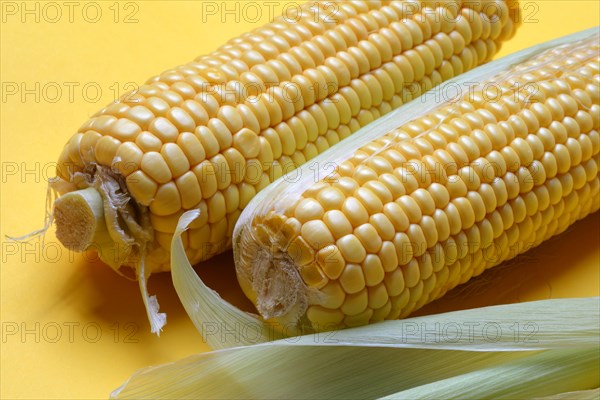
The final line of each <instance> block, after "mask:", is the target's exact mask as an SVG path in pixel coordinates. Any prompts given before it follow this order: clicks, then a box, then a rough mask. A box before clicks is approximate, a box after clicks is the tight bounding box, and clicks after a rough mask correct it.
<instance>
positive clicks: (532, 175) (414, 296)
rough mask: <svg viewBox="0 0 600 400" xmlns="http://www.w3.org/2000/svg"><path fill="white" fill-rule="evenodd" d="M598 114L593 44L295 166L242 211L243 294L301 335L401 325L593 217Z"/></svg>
mask: <svg viewBox="0 0 600 400" xmlns="http://www.w3.org/2000/svg"><path fill="white" fill-rule="evenodd" d="M486 79H487V78H486ZM599 103H600V43H599V37H598V35H597V34H594V35H592V37H591V38H588V39H585V40H583V41H579V42H576V43H571V44H567V45H562V46H559V47H557V48H555V49H551V50H548V51H546V52H543V53H541V54H540V55H538V56H536V57H533V58H531V59H530V60H528V61H527V62H525V63H523V64H520V65H516V66H513V67H511V68H509V69H508V70H506V71H504V73H502V74H500V75H498V76H494V77H491V79H490V80H489V81H488V82H481V84H479V85H477V86H476V88H475V89H474V90H472V91H471V92H470V93H467V94H466V95H464V96H462V97H461V98H460V99H458V100H457V101H446V102H443V103H441V104H438V105H436V107H435V108H432V111H431V112H430V113H428V114H427V115H423V113H421V116H420V117H418V118H416V119H414V120H412V121H411V122H408V123H406V124H403V125H402V126H400V127H399V128H397V129H393V130H392V131H390V132H388V133H387V134H385V135H383V136H381V137H379V138H377V139H375V140H373V141H371V142H370V143H367V144H365V145H362V147H360V148H357V147H353V148H351V151H349V154H341V155H340V154H335V155H334V156H332V157H334V158H335V157H337V159H338V160H339V162H337V167H336V169H335V171H334V172H333V173H329V174H326V175H327V176H325V177H323V178H321V179H318V180H316V181H315V180H314V179H313V175H312V172H310V170H309V169H308V168H309V167H308V166H307V167H306V168H302V169H300V170H299V171H300V172H304V173H307V172H308V174H309V175H310V176H308V177H307V176H302V177H301V178H300V180H299V181H298V182H297V183H289V182H287V183H286V182H285V181H283V182H280V184H275V185H272V186H271V187H270V188H269V189H267V190H265V191H264V192H263V193H261V194H260V195H259V196H258V197H257V198H256V199H255V201H254V202H252V203H251V204H250V205H249V206H248V207H247V208H246V210H245V211H244V213H243V214H242V216H241V218H240V221H239V224H238V227H236V231H235V234H234V255H235V261H236V271H237V275H238V280H239V282H240V285H241V286H242V288H243V290H244V292H245V293H246V295H247V296H248V297H249V298H250V299H251V300H252V301H253V303H254V304H255V305H256V307H257V309H258V311H259V312H260V314H261V315H262V316H263V317H264V318H266V319H269V318H271V319H274V320H276V321H278V322H279V323H281V324H284V325H288V324H292V325H293V326H300V328H301V330H312V329H315V330H323V329H336V328H342V327H350V326H356V325H363V324H367V323H371V322H376V321H380V320H383V319H396V318H403V317H406V316H408V315H409V314H410V313H411V312H413V311H415V310H417V309H419V308H420V307H422V306H423V305H425V304H427V303H429V302H431V301H433V300H435V299H437V298H439V297H441V296H443V295H444V294H445V293H446V292H447V291H448V290H450V289H452V288H454V287H455V286H457V285H459V284H461V283H464V282H467V281H468V280H469V279H471V278H472V277H474V276H477V275H479V274H481V273H482V272H483V271H484V270H486V269H488V268H490V267H493V266H496V265H498V264H499V263H501V262H503V261H505V260H508V259H510V258H513V257H515V256H516V255H518V254H520V253H522V252H524V251H526V250H527V249H529V248H531V247H534V246H537V245H538V244H540V243H541V242H542V241H544V240H546V239H548V238H550V237H552V236H554V235H557V234H559V233H561V232H563V231H565V230H566V229H567V228H568V227H569V226H570V225H571V224H572V223H573V222H575V221H576V220H578V219H580V218H583V217H585V216H586V215H588V214H590V213H592V212H595V211H596V210H598V209H599V207H600V204H599V200H600V195H599V183H600V180H599V175H598V164H599V162H600V160H599V158H600V156H599V153H600V135H599V132H598V130H599V128H600V106H599ZM411 118H412V117H411ZM407 120H408V119H407ZM355 139H359V137H358V136H357V137H356V138H355ZM351 140H354V139H351ZM347 143H348V142H347ZM345 144H346V143H345ZM345 144H344V145H345ZM344 145H342V146H341V147H343V146H344ZM330 153H331V154H333V153H335V152H330ZM324 156H325V155H323V157H324ZM320 158H321V157H320ZM316 161H318V160H316ZM312 167H314V166H312ZM312 167H311V169H312ZM316 168H317V169H320V171H322V172H325V171H326V170H325V168H324V167H323V166H319V165H317V166H316ZM284 178H285V177H284ZM259 197H260V199H259ZM265 199H268V200H265Z"/></svg>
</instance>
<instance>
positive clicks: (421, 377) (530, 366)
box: [112, 297, 600, 399]
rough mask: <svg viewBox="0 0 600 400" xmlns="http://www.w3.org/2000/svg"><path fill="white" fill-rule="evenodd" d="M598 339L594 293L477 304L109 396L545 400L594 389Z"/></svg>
mask: <svg viewBox="0 0 600 400" xmlns="http://www.w3.org/2000/svg"><path fill="white" fill-rule="evenodd" d="M567 311H568V312H567ZM483 321H487V323H488V325H487V326H488V328H485V326H486V325H484V324H482V325H481V326H480V328H479V329H478V328H472V324H473V323H474V322H480V323H482V322H483ZM492 323H493V324H494V325H493V326H495V328H490V326H492V325H490V324H492ZM495 324H497V325H495ZM526 326H527V327H528V326H533V327H535V328H534V329H533V330H530V329H529V328H525V327H526ZM415 327H419V329H420V333H419V334H416V333H414V331H413V329H414V328H415ZM436 327H438V328H436ZM450 327H452V329H455V328H456V327H460V333H461V339H460V340H457V339H456V337H457V336H458V335H456V334H452V333H450V329H451V328H450ZM511 327H512V328H511ZM518 327H520V328H518ZM498 328H499V330H498V332H499V333H501V334H500V335H499V336H498V335H494V336H491V335H492V334H491V332H492V329H494V331H493V332H496V330H497V329H498ZM517 328H518V329H521V330H519V331H518V332H519V333H524V332H527V335H526V336H527V337H525V336H522V335H521V334H519V335H517V337H515V329H517ZM486 330H487V333H483V332H485V331H486ZM477 331H481V332H482V333H480V334H478V333H476V332H477ZM409 332H413V333H410V334H409ZM452 332H454V331H452ZM599 335H600V298H598V297H594V298H582V299H557V300H543V301H536V302H529V303H519V304H510V305H502V306H493V307H484V308H477V309H472V310H465V311H457V312H452V313H447V314H440V315H432V316H426V317H418V318H409V319H406V320H399V321H385V322H382V323H378V324H373V325H369V326H364V327H359V328H352V329H346V330H340V331H333V332H329V333H320V334H316V333H315V334H311V335H305V336H300V337H293V338H287V339H282V340H277V341H273V342H269V343H262V344H258V345H251V346H242V347H235V348H229V349H223V350H218V351H213V352H209V353H202V354H198V355H194V356H191V357H188V358H185V359H183V360H180V361H177V362H175V363H172V364H166V365H163V366H159V367H151V368H147V369H144V370H141V371H138V372H137V373H136V374H134V375H133V376H132V377H131V378H130V379H129V380H128V381H127V382H126V383H125V384H124V385H123V386H122V387H120V388H119V389H117V390H116V391H115V392H113V394H112V396H113V397H114V398H122V399H129V398H146V397H152V398H202V399H217V398H219V399H224V398H227V399H241V398H243V399H262V398H285V399H297V398H298V399H299V398H302V399H323V398H332V399H336V398H339V399H342V398H343V399H352V398H361V399H364V398H380V397H385V396H390V395H402V392H403V391H406V390H409V389H414V390H417V389H415V388H420V390H421V391H422V393H423V396H426V395H428V393H437V394H436V396H437V397H438V398H439V393H438V392H435V390H436V387H437V385H442V386H440V387H447V390H448V393H449V394H453V396H454V397H456V396H458V395H460V397H464V396H463V395H462V394H461V393H463V392H461V390H467V388H469V390H472V391H473V395H474V396H475V397H482V396H483V397H485V393H493V394H497V395H499V396H505V397H513V398H514V397H515V396H517V397H518V396H520V395H521V394H522V393H526V394H527V396H529V397H531V396H532V395H542V396H544V395H549V394H553V393H558V392H564V391H573V390H585V389H590V388H593V387H596V386H598V379H599V378H598V376H599V375H598V369H597V367H594V365H597V364H598V363H599V362H600V356H599V351H600V350H599V344H598V337H599ZM536 357H537V358H536ZM594 363H595V364H594ZM538 365H539V366H540V367H539V368H538ZM553 365H556V366H561V369H556V368H555V367H553ZM544 376H546V377H552V378H553V380H550V379H549V378H546V379H545V378H544ZM560 376H565V377H566V378H567V379H554V378H556V377H560ZM571 376H576V377H577V379H572V378H570V377H571ZM527 381H530V383H529V385H530V387H529V389H528V385H527V384H525V382H527ZM427 385H432V386H430V387H427ZM415 394H419V392H417V393H415ZM434 397H435V396H434ZM442 397H443V398H451V397H452V396H450V397H448V396H446V395H444V396H442ZM411 398H415V397H412V396H411ZM417 398H418V397H417ZM425 398H426V397H425Z"/></svg>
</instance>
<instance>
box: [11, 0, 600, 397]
mask: <svg viewBox="0 0 600 400" xmlns="http://www.w3.org/2000/svg"><path fill="white" fill-rule="evenodd" d="M7 3H9V4H7ZM36 3H37V6H36ZM233 3H234V2H232V1H229V2H227V4H228V7H234V5H233ZM524 3H525V4H527V9H526V10H525V12H526V14H525V15H526V17H527V21H528V22H527V23H525V24H524V25H523V26H522V28H521V30H520V31H519V32H518V34H517V36H516V37H515V38H514V39H513V41H512V42H510V43H508V44H506V45H505V46H504V48H503V49H502V53H501V54H502V55H506V54H508V53H510V52H513V51H516V50H519V49H522V48H525V47H528V46H530V45H533V44H536V43H539V42H542V41H546V40H549V39H552V38H555V37H559V36H562V35H565V34H568V33H572V32H576V31H579V30H582V29H584V28H589V27H592V26H597V25H598V23H599V17H598V15H599V14H600V10H599V5H598V4H599V3H598V2H597V1H596V0H589V1H572V0H558V1H556V0H554V1H525V2H524ZM58 4H59V5H60V4H62V2H58ZM77 4H78V6H77V7H76V8H75V9H74V14H73V22H70V21H69V15H68V9H67V8H65V7H64V6H63V7H62V10H61V11H62V16H61V17H60V18H59V19H58V21H56V22H52V20H55V19H56V14H55V11H56V10H53V9H51V8H49V7H48V6H46V3H44V2H27V3H26V5H27V7H28V8H29V9H34V10H35V7H38V9H39V14H38V15H39V18H40V20H39V22H38V21H35V18H36V15H35V14H26V15H22V14H21V12H20V11H21V10H19V13H17V14H16V15H12V10H13V9H12V8H10V7H11V5H17V6H18V7H21V5H22V3H21V2H20V1H19V2H2V10H3V14H2V19H3V21H2V26H1V42H0V48H1V65H0V66H1V79H0V80H1V81H2V83H3V91H2V95H3V96H6V98H4V97H3V98H2V99H1V100H2V102H1V103H0V104H1V106H2V110H1V117H0V124H1V125H0V128H1V144H2V150H1V159H2V194H1V222H2V229H1V231H2V232H1V234H2V239H1V242H2V267H1V270H0V273H1V296H2V300H1V319H2V342H1V346H2V347H1V350H2V352H1V354H2V364H1V377H0V382H1V383H0V385H1V397H2V398H57V399H58V398H62V399H65V398H78V399H81V398H106V397H107V396H108V394H109V393H110V391H111V390H113V389H115V388H116V387H117V386H119V385H120V384H121V383H122V382H123V381H124V380H125V379H126V378H127V377H128V376H129V375H130V374H131V373H133V372H134V371H135V370H136V369H138V368H141V367H144V366H147V365H156V364H161V363H166V362H169V361H173V360H176V359H179V358H181V357H184V356H186V355H190V354H193V353H196V352H200V351H205V350H207V347H206V346H205V345H204V344H203V343H202V341H201V337H200V335H199V334H198V333H197V332H196V331H195V329H194V327H193V325H192V324H191V323H190V322H189V320H188V318H187V316H186V314H185V312H184V311H183V308H182V307H181V305H180V304H179V301H178V299H177V296H176V293H175V291H174V289H173V288H172V285H171V281H170V276H169V275H168V274H162V275H160V276H154V277H153V278H152V279H151V280H150V291H151V292H152V293H154V294H157V295H158V299H159V302H160V305H161V309H162V310H163V311H165V312H167V314H168V324H167V326H166V329H165V330H164V331H163V333H162V335H161V337H160V338H157V337H155V336H153V335H151V334H150V333H149V329H148V325H147V322H146V316H145V313H144V309H143V306H142V302H141V299H140V296H139V294H138V288H137V284H136V283H135V282H129V281H127V280H124V279H122V278H120V277H119V276H117V275H116V274H114V273H113V272H112V271H111V270H109V269H108V268H107V267H105V266H103V265H101V264H100V263H98V262H94V261H93V260H88V259H84V257H82V256H81V255H73V254H69V253H67V252H66V251H65V250H64V249H62V248H61V247H60V246H59V245H58V244H57V242H56V240H55V239H54V236H53V232H52V231H50V232H49V233H48V235H47V236H46V243H47V245H48V247H47V248H46V251H44V252H40V251H39V247H38V248H37V249H36V247H35V246H39V244H36V243H37V242H35V241H34V242H32V243H31V244H28V245H18V246H16V245H15V244H13V243H10V242H8V241H7V240H6V239H5V238H4V235H6V234H10V235H20V234H24V233H27V232H30V231H32V230H34V229H37V228H39V227H40V226H41V225H42V221H43V217H44V198H45V195H46V180H47V178H49V177H50V176H52V173H53V172H52V171H53V168H52V165H53V164H52V163H53V162H54V161H55V160H56V159H57V157H58V155H59V152H60V150H61V148H62V145H63V143H64V142H65V141H66V140H67V139H68V138H69V136H70V135H71V134H72V133H74V132H75V131H76V129H77V128H78V127H79V126H80V124H81V123H82V122H84V121H85V120H86V119H87V117H88V116H89V115H91V114H93V113H94V112H96V111H97V110H98V109H100V108H101V107H103V106H104V105H105V104H107V103H109V102H111V101H113V100H114V90H115V88H116V86H114V85H115V83H116V84H117V86H118V87H119V88H120V90H121V93H122V92H123V91H124V90H125V89H126V88H125V85H126V84H127V83H128V82H137V83H143V82H144V81H145V79H147V78H148V77H150V76H152V75H153V74H156V73H159V72H161V71H162V70H164V69H167V68H169V67H171V66H174V65H177V64H181V63H184V62H187V61H189V60H191V59H192V58H193V57H195V56H196V55H199V54H202V53H205V52H208V51H210V50H212V49H214V48H215V47H216V46H217V45H219V44H221V43H223V42H224V41H225V40H226V39H228V38H231V37H233V36H236V35H238V34H240V33H242V32H244V31H246V30H248V29H250V28H251V27H252V26H255V25H258V24H259V23H262V22H266V20H267V15H266V13H267V8H264V7H263V8H262V10H263V11H264V14H263V18H262V19H261V21H259V22H257V23H254V24H253V23H251V22H247V21H244V20H243V18H242V19H241V20H240V21H239V22H235V21H234V16H228V20H227V22H225V23H223V22H222V21H221V19H220V17H219V15H217V16H210V17H208V18H207V21H206V22H203V21H202V15H203V14H202V3H201V2H194V1H135V2H129V3H127V2H121V3H119V4H117V6H118V9H119V10H120V13H119V15H118V16H117V20H118V21H119V22H115V21H114V19H115V13H114V9H115V6H114V5H113V1H98V2H96V3H95V4H96V5H97V6H98V7H99V8H100V9H101V10H102V17H101V18H100V21H99V22H97V23H91V22H86V21H85V20H84V18H83V15H82V9H83V8H84V6H86V7H87V8H86V10H87V14H86V16H87V17H88V18H94V13H93V12H94V7H95V6H94V5H92V6H90V5H87V2H80V3H77ZM215 4H217V5H219V4H221V2H220V1H219V2H216V3H215ZM243 4H244V3H243V2H242V3H240V5H241V6H243ZM7 7H8V8H7ZM90 7H91V8H90ZM111 7H112V8H111ZM281 9H282V5H280V6H279V7H278V8H277V9H276V11H277V10H279V11H280V10H281ZM132 12H133V13H135V15H134V16H133V18H134V19H137V22H134V23H124V22H123V21H124V19H125V17H126V15H128V14H130V13H132ZM249 15H250V14H249ZM22 17H25V21H24V22H23V21H22V20H21V18H22ZM36 82H39V85H40V92H41V93H40V94H41V98H40V99H39V102H36V99H35V96H34V95H33V94H29V95H27V96H26V97H25V99H22V98H21V97H20V96H19V95H9V94H8V92H7V91H6V90H4V89H7V88H8V89H11V88H14V85H15V84H16V85H17V87H19V86H20V85H21V83H25V85H26V88H29V89H32V88H33V89H35V85H36ZM69 82H73V83H74V84H75V83H76V84H78V86H76V87H74V92H73V98H69V92H68V86H67V85H74V84H70V83H69ZM86 84H87V85H88V86H87V87H88V89H89V92H88V93H87V97H86V96H84V93H82V88H83V86H84V85H86ZM57 85H58V86H60V87H61V88H62V90H63V92H62V95H61V96H60V97H59V98H58V99H57V101H56V102H52V101H53V100H54V99H55V97H56V93H55V92H52V90H53V88H55V87H56V86H57ZM94 86H96V87H98V86H99V87H100V88H101V89H102V97H101V99H100V100H99V101H97V102H92V100H93V99H92V97H93V96H95V94H94V93H93V92H92V88H93V87H94ZM19 90H20V88H19ZM23 100H24V101H23ZM26 170H27V171H30V172H29V173H24V172H25V171H26ZM599 223H600V219H599V217H598V213H597V214H596V215H594V216H591V217H589V218H588V219H587V220H585V221H582V222H580V223H578V224H576V225H575V226H574V227H572V228H571V229H570V230H569V232H568V233H566V234H564V235H562V236H560V237H559V238H556V239H553V240H551V242H550V243H546V244H544V245H542V246H541V247H539V248H538V249H536V250H534V251H532V252H530V253H528V254H527V255H525V256H523V257H520V258H519V259H517V261H515V262H513V263H511V265H509V266H506V267H504V268H501V269H499V270H498V271H492V272H488V273H487V274H484V275H483V276H482V277H481V278H479V279H478V280H477V281H476V283H474V284H470V285H468V286H467V288H466V289H465V288H462V289H461V290H459V291H454V292H453V293H451V294H449V296H448V297H447V298H446V299H444V300H443V301H442V302H439V301H438V302H437V303H436V304H432V305H431V306H429V307H428V308H427V309H426V310H425V311H423V312H426V311H428V312H432V311H442V310H448V309H457V308H461V307H462V308H466V307H474V306H481V305H489V304H499V303H506V302H516V301H523V300H531V299H542V298H548V297H569V296H595V295H598V294H599V291H600V289H599V283H598V282H599V274H598V264H599V259H600V255H599V246H598V239H599V237H598V235H599V234H598V232H599ZM15 246H16V247H15ZM88 258H89V257H88ZM197 270H198V271H199V272H200V274H201V275H202V276H203V277H204V278H205V279H206V280H207V283H208V284H209V285H211V286H212V287H214V288H216V289H218V290H219V291H220V292H221V293H222V294H223V296H224V297H225V298H227V299H231V300H233V301H234V302H235V303H236V304H239V305H246V306H247V303H245V301H244V300H243V299H242V297H241V295H240V293H239V291H238V288H237V284H236V283H233V282H235V279H234V277H233V273H232V262H231V254H229V253H228V254H225V255H223V256H220V257H218V258H216V259H213V260H212V261H209V262H207V263H205V264H203V265H200V266H198V267H197ZM15 329H18V332H16V333H14V330H15ZM24 329H27V330H28V333H26V334H25V335H23V334H22V333H23V330H24ZM59 333H60V336H58V334H59ZM98 333H100V334H101V337H99V338H97V337H96V336H97V335H98ZM36 334H37V335H38V336H37V337H36ZM128 334H130V337H128V338H127V339H126V335H128ZM96 339H97V340H96Z"/></svg>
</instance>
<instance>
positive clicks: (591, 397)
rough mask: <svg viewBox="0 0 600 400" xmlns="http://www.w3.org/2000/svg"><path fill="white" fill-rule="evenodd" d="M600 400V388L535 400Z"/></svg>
mask: <svg viewBox="0 0 600 400" xmlns="http://www.w3.org/2000/svg"><path fill="white" fill-rule="evenodd" d="M598 399H600V388H596V389H590V390H578V391H576V392H565V393H558V394H553V395H552V396H546V397H538V398H536V399H535V400H598Z"/></svg>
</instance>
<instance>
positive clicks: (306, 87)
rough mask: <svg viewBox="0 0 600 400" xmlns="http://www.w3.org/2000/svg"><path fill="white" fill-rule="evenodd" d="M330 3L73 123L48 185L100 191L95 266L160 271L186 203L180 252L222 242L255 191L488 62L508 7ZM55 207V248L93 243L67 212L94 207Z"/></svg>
mask: <svg viewBox="0 0 600 400" xmlns="http://www.w3.org/2000/svg"><path fill="white" fill-rule="evenodd" d="M438 3H439V4H438ZM330 6H331V4H328V2H316V3H315V4H313V3H312V2H310V3H309V4H307V5H305V6H303V7H302V8H301V13H302V15H301V16H300V18H299V22H297V23H296V22H289V17H290V16H288V20H286V19H284V18H278V19H276V20H275V21H274V22H272V23H270V24H267V25H266V26H264V27H261V28H258V29H256V30H255V31H253V32H251V33H248V34H245V35H243V36H241V37H239V38H236V39H233V40H231V41H230V42H228V43H227V44H226V45H224V46H222V47H221V48H220V49H219V50H217V51H215V52H213V53H211V54H209V55H206V56H202V57H198V58H197V59H196V60H194V61H192V62H190V63H188V64H186V65H182V66H179V67H176V68H174V69H171V70H168V71H165V72H164V73H162V74H161V75H159V76H156V77H154V78H152V79H150V80H149V81H148V82H147V84H145V85H143V86H141V87H140V88H139V90H137V91H136V92H135V93H132V94H127V95H126V96H125V97H124V98H122V99H121V100H120V101H118V102H116V103H114V104H111V105H109V106H108V107H106V108H104V109H102V110H101V111H100V112H98V113H97V114H95V115H94V116H93V117H92V118H90V119H89V120H88V121H87V122H86V123H84V124H83V125H82V126H81V128H79V130H78V132H77V133H76V134H75V135H74V136H73V137H72V138H71V139H70V140H69V142H68V143H67V145H66V146H65V148H64V151H63V152H62V154H61V156H60V158H59V168H58V176H59V177H60V178H61V179H62V182H60V184H59V186H60V187H61V188H62V189H61V194H62V193H64V192H66V191H74V190H77V189H84V188H88V187H93V188H95V189H96V190H98V192H99V193H100V195H101V196H102V198H103V200H104V208H105V212H104V216H105V219H107V227H108V230H109V233H110V236H111V237H112V238H113V240H114V243H115V245H117V246H120V250H119V252H118V253H119V257H118V258H117V259H116V260H115V259H114V258H113V257H109V256H108V255H109V254H111V252H110V251H108V252H105V251H100V253H101V254H100V257H101V258H102V259H103V260H104V261H105V262H106V263H108V264H109V265H111V266H112V267H113V268H115V269H117V268H119V267H120V266H121V265H128V266H133V267H136V266H137V265H138V264H139V262H140V257H142V256H143V257H144V262H145V268H146V270H147V272H153V271H163V270H168V269H169V246H170V242H171V238H172V236H173V232H174V231H175V227H176V224H177V221H178V219H179V217H180V216H181V215H182V214H183V212H185V211H186V210H191V209H198V210H200V211H201V215H200V218H199V219H197V220H196V221H195V222H194V223H193V224H192V226H191V228H190V230H189V231H187V232H186V233H185V234H184V237H183V241H184V244H185V249H186V252H187V255H188V257H189V258H190V260H192V262H194V263H195V262H198V261H201V260H205V259H207V258H209V257H211V256H212V255H214V254H216V253H218V252H221V251H223V250H224V249H226V248H228V247H229V246H230V244H231V235H232V231H233V228H234V224H235V222H236V221H237V219H238V217H239V215H240V213H241V210H242V209H243V208H244V207H245V206H246V205H247V204H248V202H249V201H250V199H251V198H252V197H253V196H254V195H255V194H256V193H257V192H258V191H260V190H261V189H263V188H264V187H265V186H266V185H268V184H269V183H270V182H272V181H274V180H275V179H277V178H279V177H280V176H281V175H282V173H283V172H285V171H289V170H291V169H293V168H296V167H298V166H299V165H301V164H303V163H304V162H306V161H307V160H310V159H312V158H313V157H314V156H316V155H317V154H319V153H321V152H323V151H324V150H326V149H328V148H329V147H331V146H333V145H334V144H336V143H337V142H339V141H340V140H342V139H344V138H346V137H347V136H349V135H350V134H351V133H353V132H354V131H356V130H358V129H359V128H360V127H362V126H364V125H366V124H367V123H369V122H371V121H373V120H374V119H376V118H378V117H379V116H381V115H383V114H386V113H388V112H389V111H390V110H392V109H394V108H396V107H398V106H399V105H401V104H402V103H404V102H406V101H408V100H410V99H412V98H415V97H417V96H418V95H420V94H421V93H423V92H425V91H426V90H428V89H430V88H431V87H433V86H434V85H437V84H439V83H440V82H442V81H444V80H447V79H449V78H451V77H453V76H455V75H458V74H460V73H462V72H464V71H467V70H469V69H471V68H473V67H476V66H477V65H480V64H482V63H484V62H486V61H489V60H490V59H491V58H492V57H493V56H494V54H496V52H497V51H498V49H499V48H500V46H501V45H502V42H503V41H504V40H506V39H508V38H510V37H511V36H512V35H513V34H514V31H515V28H516V25H517V22H516V21H517V18H516V13H517V12H518V7H517V3H516V1H506V2H505V1H484V2H464V3H463V2H462V1H448V2H420V1H384V2H380V1H353V2H348V1H340V2H334V3H333V6H334V8H335V10H336V12H335V14H334V17H333V18H328V17H327V16H328V15H330V14H331V12H327V13H326V12H323V11H324V10H325V8H327V7H329V8H328V9H329V11H331V7H330ZM67 183H68V185H66V184H67ZM71 205H73V204H71ZM56 208H58V210H59V212H60V213H61V214H62V215H63V218H60V219H57V221H56V222H57V226H58V232H59V233H58V237H59V238H63V239H64V240H63V242H64V243H65V245H67V246H69V247H71V248H76V249H77V248H79V249H81V248H86V247H90V246H93V245H94V244H93V243H90V242H89V241H86V240H85V239H86V238H90V237H92V236H93V235H92V236H90V235H83V234H80V232H79V230H78V229H79V228H78V227H80V226H81V225H82V224H80V222H81V221H80V220H79V219H78V218H79V216H80V215H81V214H84V219H85V218H88V219H89V218H92V217H93V215H98V214H99V213H100V211H102V210H100V209H97V210H91V209H89V207H87V208H85V209H82V208H77V207H75V208H73V207H67V203H66V202H65V203H62V204H61V203H57V204H56ZM83 233H85V232H83ZM96 247H97V246H96ZM102 249H103V248H100V250H102ZM142 249H143V250H144V251H142ZM142 253H146V254H142Z"/></svg>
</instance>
